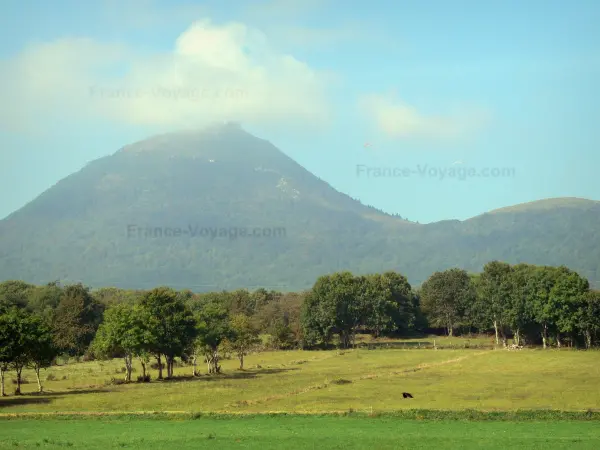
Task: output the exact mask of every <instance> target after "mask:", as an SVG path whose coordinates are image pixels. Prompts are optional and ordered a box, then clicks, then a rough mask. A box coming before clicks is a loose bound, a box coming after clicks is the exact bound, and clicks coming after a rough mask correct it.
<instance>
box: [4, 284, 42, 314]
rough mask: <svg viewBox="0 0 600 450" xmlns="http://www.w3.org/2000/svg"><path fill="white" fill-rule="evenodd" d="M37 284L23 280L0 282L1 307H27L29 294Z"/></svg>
mask: <svg viewBox="0 0 600 450" xmlns="http://www.w3.org/2000/svg"><path fill="white" fill-rule="evenodd" d="M34 289H35V286H34V285H32V284H29V283H25V282H24V281H21V280H8V281H4V282H2V283H0V309H2V308H4V309H6V308H10V307H12V306H16V307H19V308H25V307H26V306H27V301H28V297H29V294H30V292H31V291H32V290H34Z"/></svg>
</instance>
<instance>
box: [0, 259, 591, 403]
mask: <svg viewBox="0 0 600 450" xmlns="http://www.w3.org/2000/svg"><path fill="white" fill-rule="evenodd" d="M441 330H444V332H445V333H446V334H448V335H455V334H457V333H459V334H460V333H471V332H484V333H485V332H493V333H494V336H495V338H496V343H497V344H500V342H502V343H503V344H504V345H506V342H507V340H508V339H510V338H512V339H514V341H515V343H516V344H517V345H519V344H522V343H524V342H527V343H529V344H537V343H541V344H542V345H543V347H544V348H546V347H548V346H550V345H556V346H558V347H560V346H562V345H564V344H563V343H565V342H568V343H569V345H575V346H584V347H586V348H590V347H592V346H594V345H598V339H599V337H600V336H599V335H600V333H599V331H600V292H598V291H594V290H591V289H590V287H589V283H588V280H586V279H585V278H583V277H581V276H580V275H579V274H577V273H576V272H574V271H571V270H570V269H568V268H566V267H564V266H561V267H548V266H534V265H528V264H518V265H510V264H506V263H502V262H499V261H493V262H490V263H488V264H486V265H485V267H484V268H483V271H482V272H481V273H479V274H470V273H467V272H466V271H464V270H461V269H449V270H446V271H443V272H436V273H434V274H433V275H431V276H430V277H429V279H428V280H427V281H425V282H424V283H423V284H422V286H421V287H420V288H418V289H414V288H413V287H411V285H410V283H409V282H408V280H407V278H406V277H404V276H403V275H401V274H399V273H397V272H393V271H389V272H386V273H383V274H371V275H360V276H355V275H353V274H352V273H350V272H340V273H334V274H330V275H324V276H322V277H320V278H319V279H318V280H317V281H316V282H315V284H314V286H313V287H312V289H310V290H308V291H304V292H298V293H282V292H277V291H268V290H266V289H258V290H256V291H253V292H250V291H248V290H246V289H239V290H236V291H230V292H227V291H222V292H209V293H200V294H199V293H193V292H191V291H190V290H182V291H176V290H174V289H170V288H168V287H157V288H155V289H152V290H147V291H144V290H140V291H135V290H122V289H117V288H102V289H98V290H91V289H90V288H88V287H86V286H84V285H82V284H81V283H78V284H71V285H66V286H61V285H60V284H59V283H58V282H54V283H49V284H47V285H45V286H35V285H31V284H28V283H25V282H22V281H14V280H11V281H5V282H3V283H0V377H1V380H0V382H1V385H2V386H1V388H2V395H5V390H4V377H5V373H6V372H7V371H8V370H14V371H15V373H16V376H17V380H16V381H17V387H16V390H15V392H16V393H17V394H18V393H20V383H21V372H22V370H23V369H24V368H25V367H30V368H32V369H34V370H35V373H36V375H37V379H38V390H39V391H42V385H41V381H40V377H39V373H40V370H41V369H42V368H45V367H49V366H50V365H51V364H53V362H55V361H56V358H57V357H58V356H62V355H64V356H69V357H78V358H82V359H85V360H89V359H106V358H117V357H118V358H123V360H124V363H125V381H132V380H131V376H132V371H133V369H132V368H133V362H134V361H135V360H137V361H139V363H140V364H141V366H142V374H141V376H139V377H138V381H150V376H149V372H148V368H149V367H154V368H156V369H158V378H159V379H162V378H163V377H165V376H166V377H167V378H169V377H172V376H173V368H174V365H175V361H176V359H179V360H181V361H183V362H184V363H186V364H189V366H190V367H191V372H192V374H193V375H199V369H198V364H199V363H205V364H206V368H207V369H206V371H207V372H208V373H209V374H215V373H219V372H220V371H221V366H220V359H221V355H222V354H223V352H226V353H228V354H233V355H235V356H236V357H237V358H238V359H239V362H240V368H241V369H243V367H244V356H246V355H247V354H248V353H249V352H250V351H253V350H255V349H256V348H258V346H263V347H265V346H266V347H268V348H272V349H288V348H303V349H307V350H310V349H315V348H326V347H327V346H329V345H332V343H333V341H334V340H335V341H337V343H338V345H340V346H342V347H346V348H347V347H350V346H352V345H355V342H356V336H357V334H358V333H369V334H371V335H372V336H373V337H375V338H378V337H382V336H409V335H414V334H416V333H423V332H435V331H441ZM261 335H264V336H267V337H268V340H267V341H266V342H263V341H262V340H261V339H260V336H261ZM152 361H155V363H154V364H153V363H152ZM164 371H166V374H165V373H164Z"/></svg>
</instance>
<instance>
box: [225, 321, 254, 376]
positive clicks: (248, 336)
mask: <svg viewBox="0 0 600 450" xmlns="http://www.w3.org/2000/svg"><path fill="white" fill-rule="evenodd" d="M259 343H260V339H259V338H258V330H257V329H256V327H255V326H254V325H253V323H252V320H251V319H250V317H248V316H247V315H245V314H236V315H235V316H233V317H232V318H231V337H230V339H229V340H228V344H229V347H230V348H231V349H232V350H233V351H234V352H235V354H236V355H237V357H238V358H239V360H240V370H244V356H246V355H247V354H248V352H249V351H250V350H251V349H252V348H253V347H255V346H256V345H257V344H259Z"/></svg>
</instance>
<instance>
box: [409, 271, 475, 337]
mask: <svg viewBox="0 0 600 450" xmlns="http://www.w3.org/2000/svg"><path fill="white" fill-rule="evenodd" d="M420 297H421V307H422V308H423V312H424V313H425V314H426V315H427V318H428V320H429V322H430V323H431V324H432V325H433V326H436V327H437V326H443V327H444V328H446V330H447V333H448V335H449V336H452V335H453V334H454V329H455V328H456V327H457V326H458V325H460V324H461V323H462V322H463V320H464V316H465V308H466V305H467V303H469V302H470V301H472V299H473V297H474V293H473V289H472V284H471V280H470V277H469V274H468V273H467V272H466V271H464V270H461V269H449V270H446V271H444V272H435V273H434V274H433V275H431V276H430V277H429V278H428V279H427V281H425V283H423V285H422V286H421V290H420Z"/></svg>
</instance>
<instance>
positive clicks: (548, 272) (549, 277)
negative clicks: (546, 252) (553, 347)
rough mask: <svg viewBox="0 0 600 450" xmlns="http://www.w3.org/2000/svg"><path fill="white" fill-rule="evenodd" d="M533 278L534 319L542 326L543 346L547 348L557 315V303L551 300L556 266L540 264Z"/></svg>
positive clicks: (532, 302) (532, 305) (532, 300)
mask: <svg viewBox="0 0 600 450" xmlns="http://www.w3.org/2000/svg"><path fill="white" fill-rule="evenodd" d="M531 278H532V296H531V309H532V312H533V320H534V321H535V322H536V323H537V325H538V326H539V327H540V330H541V331H540V334H541V337H542V345H543V348H547V345H548V334H549V332H550V330H551V329H552V327H553V326H554V322H555V320H556V317H557V311H556V306H557V305H555V304H554V303H553V302H552V301H551V297H550V292H551V291H552V288H553V286H554V284H555V282H556V270H555V268H554V267H549V266H538V267H536V269H535V270H534V272H533V273H532V275H531Z"/></svg>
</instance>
